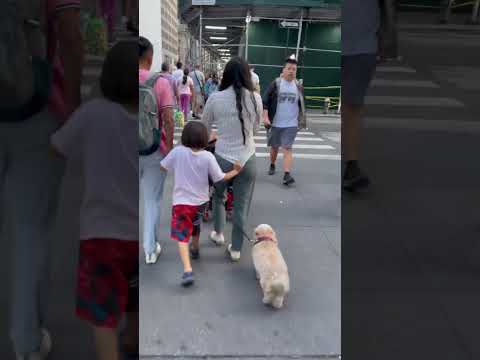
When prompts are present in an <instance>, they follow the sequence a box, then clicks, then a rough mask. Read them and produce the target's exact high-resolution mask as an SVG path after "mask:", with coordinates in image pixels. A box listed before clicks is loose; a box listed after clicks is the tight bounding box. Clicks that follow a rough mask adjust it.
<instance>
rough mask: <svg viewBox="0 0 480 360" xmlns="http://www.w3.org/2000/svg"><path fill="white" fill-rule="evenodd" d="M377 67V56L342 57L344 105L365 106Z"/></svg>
mask: <svg viewBox="0 0 480 360" xmlns="http://www.w3.org/2000/svg"><path fill="white" fill-rule="evenodd" d="M376 66H377V55H376V54H360V55H347V56H342V79H341V80H342V104H348V105H364V104H365V95H366V94H367V90H368V87H369V86H370V82H371V81H372V78H373V75H374V74H375V68H376Z"/></svg>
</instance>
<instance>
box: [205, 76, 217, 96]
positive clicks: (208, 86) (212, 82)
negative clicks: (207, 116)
mask: <svg viewBox="0 0 480 360" xmlns="http://www.w3.org/2000/svg"><path fill="white" fill-rule="evenodd" d="M218 85H219V82H218V77H217V74H216V73H212V75H210V78H209V79H208V80H207V82H206V83H205V101H208V98H209V97H210V95H212V94H213V93H214V92H215V91H217V90H218Z"/></svg>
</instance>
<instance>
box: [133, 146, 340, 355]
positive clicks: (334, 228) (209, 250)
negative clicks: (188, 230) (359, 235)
mask: <svg viewBox="0 0 480 360" xmlns="http://www.w3.org/2000/svg"><path fill="white" fill-rule="evenodd" d="M324 141H325V142H326V141H327V140H324ZM329 143H331V144H333V142H329ZM335 153H336V154H338V153H339V149H338V146H336V149H335ZM267 167H268V160H267V159H263V158H259V159H257V170H258V175H257V182H256V188H255V194H254V200H253V203H252V210H251V213H250V219H249V226H248V229H246V231H247V232H249V233H251V232H253V227H254V226H256V225H258V224H260V223H269V224H271V225H272V226H273V227H274V228H275V230H276V231H277V233H278V237H279V243H280V248H281V250H282V252H283V255H284V256H285V258H286V261H287V263H288V266H289V272H290V278H291V293H290V295H289V297H288V300H287V304H286V307H285V308H283V309H282V310H280V311H274V310H272V309H269V308H266V307H265V306H264V305H263V304H262V302H261V297H262V295H261V290H260V289H259V287H258V283H257V281H256V279H255V276H254V271H253V265H252V260H251V254H250V251H251V246H250V244H248V242H246V243H245V244H244V248H243V252H242V259H241V261H240V263H237V264H232V263H231V262H230V261H229V260H228V258H227V256H226V252H225V247H220V248H218V247H215V246H214V245H213V244H211V243H210V242H209V241H208V239H207V237H208V234H209V233H210V231H211V230H212V224H211V223H207V224H204V226H203V229H202V235H201V254H202V255H201V259H200V260H199V261H195V262H194V263H193V267H194V271H195V273H196V278H197V282H196V285H195V286H194V288H192V289H183V288H181V287H180V285H179V280H180V275H181V264H180V259H179V257H178V250H177V245H176V243H174V242H173V241H171V240H169V228H170V212H171V205H170V204H171V192H172V175H169V176H168V179H167V183H166V187H165V194H166V198H165V202H164V206H163V207H162V209H163V210H162V211H163V214H165V215H164V216H163V217H162V222H161V231H160V234H159V238H160V239H162V240H161V241H162V246H163V253H162V255H161V257H160V259H159V261H158V263H157V264H155V265H153V266H152V265H150V266H147V265H145V264H144V261H143V258H142V261H141V265H140V288H141V293H140V308H141V313H140V323H141V329H140V353H141V355H142V356H144V358H145V359H155V358H156V356H160V358H162V359H175V358H178V359H187V358H188V359H190V358H193V359H195V358H196V357H201V358H203V359H208V358H209V357H210V356H211V357H214V358H215V359H222V358H223V357H225V358H229V359H250V358H253V357H255V358H257V359H262V358H268V359H278V360H284V359H287V358H292V357H293V356H294V357H295V358H299V359H301V358H306V359H307V358H309V359H319V358H328V356H333V357H336V358H338V354H339V353H340V253H341V248H340V161H339V160H313V159H297V160H295V170H294V173H293V175H294V176H295V178H296V180H297V186H296V187H295V188H291V189H286V188H285V187H284V186H283V185H281V181H280V180H281V174H277V175H275V176H268V175H267V174H266V169H267ZM230 226H231V225H230V224H228V225H227V229H226V232H225V234H226V240H227V242H228V241H229V238H230V233H231V232H230Z"/></svg>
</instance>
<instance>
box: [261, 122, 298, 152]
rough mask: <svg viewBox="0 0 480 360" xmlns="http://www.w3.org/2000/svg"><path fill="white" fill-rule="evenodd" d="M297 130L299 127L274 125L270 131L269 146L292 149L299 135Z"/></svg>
mask: <svg viewBox="0 0 480 360" xmlns="http://www.w3.org/2000/svg"><path fill="white" fill-rule="evenodd" d="M297 132H298V128H297V127H288V128H279V127H274V126H272V127H271V128H270V130H269V131H268V146H271V147H273V148H279V147H281V148H284V149H291V148H292V146H293V143H294V142H295V138H296V137H297Z"/></svg>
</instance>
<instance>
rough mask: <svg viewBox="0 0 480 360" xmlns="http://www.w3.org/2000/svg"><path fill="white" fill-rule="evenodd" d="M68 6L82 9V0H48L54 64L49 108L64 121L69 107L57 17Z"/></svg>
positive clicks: (51, 60) (49, 44)
mask: <svg viewBox="0 0 480 360" xmlns="http://www.w3.org/2000/svg"><path fill="white" fill-rule="evenodd" d="M68 8H77V9H80V0H48V1H47V27H48V29H47V31H48V34H47V43H48V60H49V62H50V63H51V64H52V66H53V88H52V95H51V97H50V101H49V109H50V111H51V112H52V113H54V114H55V115H56V116H57V117H58V119H59V120H61V121H62V122H63V121H66V120H67V108H66V101H65V79H64V73H63V66H62V63H61V61H60V57H59V55H58V29H57V27H56V24H55V18H56V16H57V14H58V12H59V11H62V10H65V9H68ZM78 26H79V27H80V24H78Z"/></svg>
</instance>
